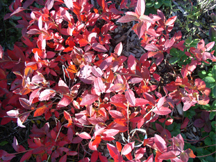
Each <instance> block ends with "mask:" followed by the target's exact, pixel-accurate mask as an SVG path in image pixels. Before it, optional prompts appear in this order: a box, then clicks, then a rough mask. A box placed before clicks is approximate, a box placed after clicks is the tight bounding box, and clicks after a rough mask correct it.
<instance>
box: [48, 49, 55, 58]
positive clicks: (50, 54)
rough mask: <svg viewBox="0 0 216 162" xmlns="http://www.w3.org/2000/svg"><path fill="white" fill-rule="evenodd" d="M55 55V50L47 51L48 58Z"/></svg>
mask: <svg viewBox="0 0 216 162" xmlns="http://www.w3.org/2000/svg"><path fill="white" fill-rule="evenodd" d="M55 55H56V53H55V52H52V51H47V58H48V59H51V58H53V57H54V56H55Z"/></svg>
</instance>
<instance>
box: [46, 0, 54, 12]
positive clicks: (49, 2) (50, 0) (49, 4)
mask: <svg viewBox="0 0 216 162" xmlns="http://www.w3.org/2000/svg"><path fill="white" fill-rule="evenodd" d="M53 4H54V0H47V1H46V3H45V6H46V8H47V9H48V10H50V9H51V8H52V7H53Z"/></svg>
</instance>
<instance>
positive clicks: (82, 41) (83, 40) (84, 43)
mask: <svg viewBox="0 0 216 162" xmlns="http://www.w3.org/2000/svg"><path fill="white" fill-rule="evenodd" d="M79 44H80V47H84V46H86V45H87V44H89V42H88V41H87V40H86V39H80V40H79Z"/></svg>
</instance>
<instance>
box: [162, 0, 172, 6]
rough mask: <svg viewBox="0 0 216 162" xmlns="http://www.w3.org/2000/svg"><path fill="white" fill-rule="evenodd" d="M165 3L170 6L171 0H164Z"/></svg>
mask: <svg viewBox="0 0 216 162" xmlns="http://www.w3.org/2000/svg"><path fill="white" fill-rule="evenodd" d="M163 4H164V5H165V6H167V7H170V6H171V0H164V1H163Z"/></svg>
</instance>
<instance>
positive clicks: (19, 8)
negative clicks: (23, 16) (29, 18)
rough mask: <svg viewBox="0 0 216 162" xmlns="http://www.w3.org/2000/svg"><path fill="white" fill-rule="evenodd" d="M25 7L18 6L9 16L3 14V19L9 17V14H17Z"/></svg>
mask: <svg viewBox="0 0 216 162" xmlns="http://www.w3.org/2000/svg"><path fill="white" fill-rule="evenodd" d="M24 10H25V9H24V8H23V7H18V8H17V9H16V10H14V11H13V12H12V13H11V14H10V15H9V16H8V15H5V16H4V20H6V19H8V18H10V17H11V16H13V15H15V14H18V13H19V12H22V11H24Z"/></svg>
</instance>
